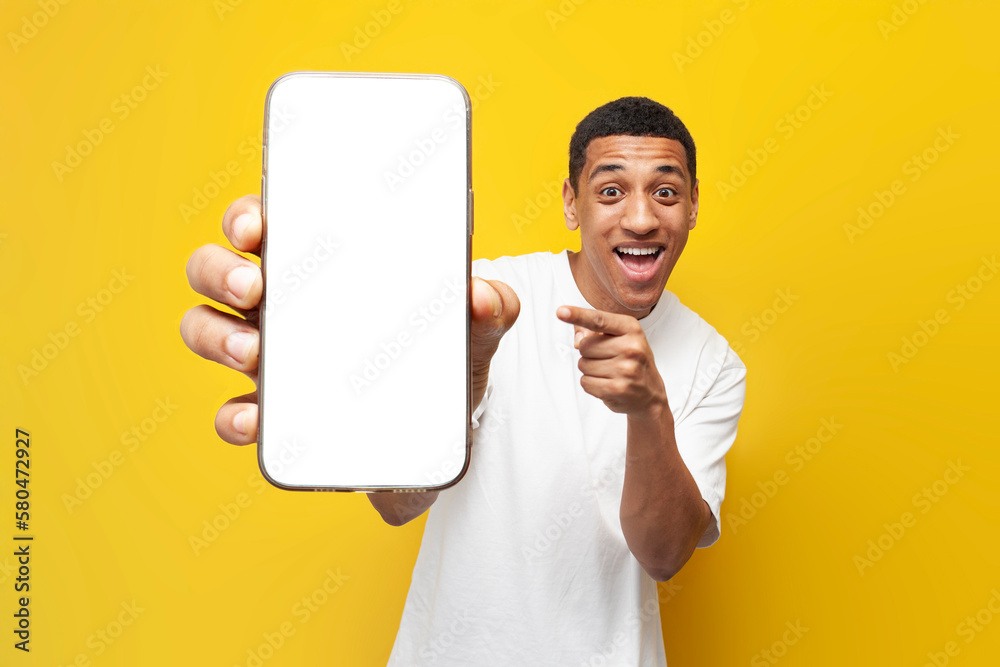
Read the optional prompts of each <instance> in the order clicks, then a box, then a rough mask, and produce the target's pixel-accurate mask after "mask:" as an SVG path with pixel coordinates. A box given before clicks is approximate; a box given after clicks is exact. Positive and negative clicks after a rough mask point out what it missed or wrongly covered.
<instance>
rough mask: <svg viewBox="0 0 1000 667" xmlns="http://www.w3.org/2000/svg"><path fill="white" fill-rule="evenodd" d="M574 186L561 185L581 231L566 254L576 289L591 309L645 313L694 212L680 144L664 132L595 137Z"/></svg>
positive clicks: (570, 222) (694, 188)
mask: <svg viewBox="0 0 1000 667" xmlns="http://www.w3.org/2000/svg"><path fill="white" fill-rule="evenodd" d="M577 186H578V190H577V191H576V192H574V191H573V188H572V186H571V185H570V182H569V179H567V180H566V182H565V183H564V184H563V212H564V214H565V216H566V226H567V227H568V228H569V229H570V230H575V229H579V230H580V252H578V253H571V254H570V256H569V262H570V269H571V270H572V272H573V278H574V279H575V280H576V284H577V286H578V287H579V288H580V292H581V293H582V294H583V296H584V298H586V299H587V302H588V303H590V305H591V306H593V307H594V308H597V309H598V310H605V311H608V312H612V313H620V314H626V315H632V316H633V317H636V318H643V317H645V316H646V315H648V314H649V312H650V311H651V310H652V309H653V306H655V305H656V302H657V301H658V300H659V299H660V296H661V295H662V294H663V289H664V287H665V286H666V284H667V279H668V278H669V277H670V273H671V271H673V268H674V265H675V264H676V263H677V260H678V259H679V258H680V255H681V252H682V251H683V250H684V246H685V245H686V244H687V238H688V233H689V232H690V231H691V230H692V229H694V226H695V222H696V221H697V218H698V182H697V181H695V182H694V183H692V182H691V174H690V173H689V172H688V167H687V158H686V153H685V151H684V147H683V146H682V145H681V144H680V142H678V141H676V140H674V139H667V138H664V137H633V136H623V135H614V136H608V137H598V138H596V139H594V140H593V141H591V142H590V144H589V145H588V146H587V161H586V163H585V164H584V167H583V171H582V172H581V174H580V182H579V183H578V184H577Z"/></svg>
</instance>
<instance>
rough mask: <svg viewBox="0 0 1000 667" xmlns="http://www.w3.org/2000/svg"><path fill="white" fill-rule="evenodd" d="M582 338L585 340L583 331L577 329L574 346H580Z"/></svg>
mask: <svg viewBox="0 0 1000 667" xmlns="http://www.w3.org/2000/svg"><path fill="white" fill-rule="evenodd" d="M581 340H583V332H582V331H577V332H576V333H575V334H573V347H575V348H579V347H580V341H581Z"/></svg>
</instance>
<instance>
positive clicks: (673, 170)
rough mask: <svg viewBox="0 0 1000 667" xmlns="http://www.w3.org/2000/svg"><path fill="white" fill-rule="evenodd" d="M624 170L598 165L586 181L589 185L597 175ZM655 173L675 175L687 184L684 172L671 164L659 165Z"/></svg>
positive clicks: (621, 166)
mask: <svg viewBox="0 0 1000 667" xmlns="http://www.w3.org/2000/svg"><path fill="white" fill-rule="evenodd" d="M624 170H625V166H624V165H620V164H602V165H600V166H599V167H597V168H596V169H594V171H592V172H591V173H590V178H588V179H587V182H588V183H590V182H591V181H592V180H594V178H595V177H596V176H597V175H598V174H600V173H602V172H606V171H624ZM656 171H657V172H659V173H661V174H676V175H677V176H679V177H680V179H681V180H682V181H684V182H685V183H686V182H687V179H686V178H685V177H684V171H683V170H682V169H681V168H680V167H678V166H675V165H672V164H661V165H660V166H658V167H657V168H656Z"/></svg>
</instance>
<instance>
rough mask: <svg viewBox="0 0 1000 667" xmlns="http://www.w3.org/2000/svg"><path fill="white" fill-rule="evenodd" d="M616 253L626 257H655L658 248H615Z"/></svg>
mask: <svg viewBox="0 0 1000 667" xmlns="http://www.w3.org/2000/svg"><path fill="white" fill-rule="evenodd" d="M617 251H618V252H620V253H623V254H626V255H655V254H656V253H658V252H659V251H660V249H659V248H617Z"/></svg>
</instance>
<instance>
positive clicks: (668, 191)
mask: <svg viewBox="0 0 1000 667" xmlns="http://www.w3.org/2000/svg"><path fill="white" fill-rule="evenodd" d="M676 194H677V191H676V190H674V189H673V188H660V189H659V190H657V191H656V195H657V196H658V197H666V198H668V199H669V198H670V197H673V196H674V195H676Z"/></svg>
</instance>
